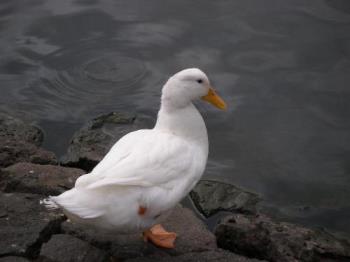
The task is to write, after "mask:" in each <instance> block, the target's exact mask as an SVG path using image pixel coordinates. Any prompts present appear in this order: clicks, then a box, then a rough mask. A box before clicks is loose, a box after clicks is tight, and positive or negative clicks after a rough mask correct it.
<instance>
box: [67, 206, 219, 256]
mask: <svg viewBox="0 0 350 262" xmlns="http://www.w3.org/2000/svg"><path fill="white" fill-rule="evenodd" d="M163 226H164V227H165V228H166V229H167V230H168V231H175V232H176V233H177V234H178V238H177V240H176V242H175V245H176V247H175V249H174V250H166V249H160V248H156V247H154V246H153V245H152V244H150V243H144V242H143V240H142V238H141V232H140V233H137V234H131V235H123V234H121V235H118V234H108V233H101V232H100V231H97V230H94V229H91V228H83V227H79V226H77V225H75V224H72V223H69V222H64V223H63V224H62V232H64V233H67V234H71V235H73V236H75V237H78V238H80V239H82V240H84V241H88V242H89V243H90V244H92V245H94V246H97V247H99V248H102V249H107V250H109V252H110V253H111V254H112V255H113V257H114V258H115V259H121V260H122V259H129V258H136V257H144V256H151V257H167V256H177V255H181V254H185V253H193V252H204V251H208V250H216V249H217V246H216V240H215V237H214V235H213V234H212V233H211V232H209V231H208V230H207V229H206V226H205V225H204V224H203V222H202V221H201V220H199V219H198V218H197V217H196V216H195V214H194V213H193V212H192V211H191V210H189V209H187V208H183V207H176V208H175V209H174V211H173V212H172V214H171V215H170V216H169V217H168V218H167V220H166V221H165V222H164V223H163Z"/></svg>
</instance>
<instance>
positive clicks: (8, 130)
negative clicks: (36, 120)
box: [0, 113, 44, 146]
mask: <svg viewBox="0 0 350 262" xmlns="http://www.w3.org/2000/svg"><path fill="white" fill-rule="evenodd" d="M0 137H1V138H6V140H11V141H23V142H27V143H31V144H34V145H36V146H40V145H41V143H42V141H43V137H44V135H43V132H42V131H41V130H40V129H39V128H37V127H35V126H32V125H29V124H26V123H24V122H23V121H22V120H20V119H17V118H14V117H11V116H9V115H6V114H3V113H0Z"/></svg>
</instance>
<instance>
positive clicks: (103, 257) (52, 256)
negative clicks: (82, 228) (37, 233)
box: [39, 234, 110, 262]
mask: <svg viewBox="0 0 350 262" xmlns="http://www.w3.org/2000/svg"><path fill="white" fill-rule="evenodd" d="M108 257H109V256H108V254H107V253H106V252H105V251H103V250H100V249H98V248H96V247H94V246H92V245H90V244H89V243H87V242H84V241H82V240H80V239H78V238H75V237H73V236H70V235H63V234H57V235H53V236H52V237H51V239H50V240H49V241H48V242H47V243H45V244H44V245H43V246H42V248H41V252H40V257H39V261H43V262H44V261H51V262H71V261H74V262H83V261H84V262H104V261H110V260H108Z"/></svg>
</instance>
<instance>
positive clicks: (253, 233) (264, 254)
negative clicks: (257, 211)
mask: <svg viewBox="0 0 350 262" xmlns="http://www.w3.org/2000/svg"><path fill="white" fill-rule="evenodd" d="M215 235H216V237H217V243H218V245H219V247H221V248H223V249H227V250H230V251H232V252H234V253H237V254H241V255H245V256H249V257H256V258H260V259H266V260H268V261H273V262H277V261H278V262H284V261H285V262H289V261H290V262H292V261H329V262H330V261H350V245H349V243H348V242H346V241H345V240H341V239H337V238H336V237H334V236H333V235H331V234H329V233H327V232H325V231H322V230H312V229H309V228H304V227H302V226H298V225H295V224H291V223H285V222H276V221H273V220H271V218H269V217H267V216H265V215H247V214H233V215H230V216H228V217H226V218H224V219H223V221H222V222H221V223H219V225H218V226H217V228H216V230H215Z"/></svg>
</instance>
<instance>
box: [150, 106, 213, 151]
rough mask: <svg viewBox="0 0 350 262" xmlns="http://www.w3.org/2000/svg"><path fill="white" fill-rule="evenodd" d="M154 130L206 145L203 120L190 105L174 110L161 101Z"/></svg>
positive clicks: (206, 138) (206, 136)
mask: <svg viewBox="0 0 350 262" xmlns="http://www.w3.org/2000/svg"><path fill="white" fill-rule="evenodd" d="M154 129H157V130H161V131H165V132H169V133H172V134H174V135H177V136H180V137H183V138H185V139H192V140H196V141H198V142H200V143H201V144H204V145H206V146H207V145H208V134H207V128H206V126H205V123H204V120H203V118H202V116H201V114H200V113H199V112H198V110H197V108H196V107H195V106H194V105H193V104H192V103H190V104H188V105H187V106H184V107H180V108H174V107H172V106H168V105H167V104H166V103H164V102H163V101H162V105H161V107H160V110H159V112H158V118H157V123H156V125H155V127H154Z"/></svg>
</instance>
